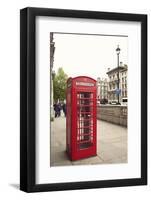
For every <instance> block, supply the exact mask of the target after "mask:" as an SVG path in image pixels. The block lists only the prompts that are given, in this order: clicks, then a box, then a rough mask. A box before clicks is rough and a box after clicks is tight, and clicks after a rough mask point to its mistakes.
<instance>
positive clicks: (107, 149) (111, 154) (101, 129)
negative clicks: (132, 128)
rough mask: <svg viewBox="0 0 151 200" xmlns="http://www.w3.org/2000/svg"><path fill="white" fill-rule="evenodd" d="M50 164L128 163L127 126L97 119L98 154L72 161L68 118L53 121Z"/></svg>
mask: <svg viewBox="0 0 151 200" xmlns="http://www.w3.org/2000/svg"><path fill="white" fill-rule="evenodd" d="M50 143H51V145H50V146H51V148H50V156H51V158H50V166H66V165H84V164H86V165H89V164H114V163H127V159H128V155H127V128H125V127H123V126H119V125H115V124H112V123H108V122H105V121H102V120H97V156H94V157H90V158H85V159H81V160H78V161H70V160H69V158H68V156H67V154H66V118H65V117H64V116H63V115H61V117H59V118H55V119H54V121H53V122H51V141H50Z"/></svg>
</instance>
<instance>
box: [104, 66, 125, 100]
mask: <svg viewBox="0 0 151 200" xmlns="http://www.w3.org/2000/svg"><path fill="white" fill-rule="evenodd" d="M118 70H119V90H120V92H119V102H121V101H122V98H126V97H127V71H128V68H127V65H122V63H120V66H119V68H118V67H116V68H113V69H110V68H108V72H107V75H108V102H109V103H111V102H112V101H114V102H118V94H117V90H118Z"/></svg>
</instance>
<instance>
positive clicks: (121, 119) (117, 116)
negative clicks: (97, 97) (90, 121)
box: [97, 105, 127, 126]
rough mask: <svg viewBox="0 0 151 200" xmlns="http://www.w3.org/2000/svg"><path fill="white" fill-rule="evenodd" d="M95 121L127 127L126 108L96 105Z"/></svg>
mask: <svg viewBox="0 0 151 200" xmlns="http://www.w3.org/2000/svg"><path fill="white" fill-rule="evenodd" d="M97 119H101V120H104V121H107V122H111V123H113V124H118V125H121V126H127V106H116V105H98V106H97Z"/></svg>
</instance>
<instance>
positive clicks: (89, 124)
mask: <svg viewBox="0 0 151 200" xmlns="http://www.w3.org/2000/svg"><path fill="white" fill-rule="evenodd" d="M77 144H78V148H79V149H85V148H88V147H90V146H92V144H93V93H90V92H81V93H77Z"/></svg>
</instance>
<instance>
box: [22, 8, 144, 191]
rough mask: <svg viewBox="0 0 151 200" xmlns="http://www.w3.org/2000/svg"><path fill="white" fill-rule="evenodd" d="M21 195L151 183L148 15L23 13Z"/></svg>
mask: <svg viewBox="0 0 151 200" xmlns="http://www.w3.org/2000/svg"><path fill="white" fill-rule="evenodd" d="M20 84H21V85H20V189H21V190H23V191H26V192H40V191H55V190H71V189H89V188H103V187H121V186H132V185H146V184H147V15H143V14H126V13H109V12H98V11H96V12H94V11H83V10H62V9H47V8H25V9H22V10H21V11H20Z"/></svg>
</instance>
